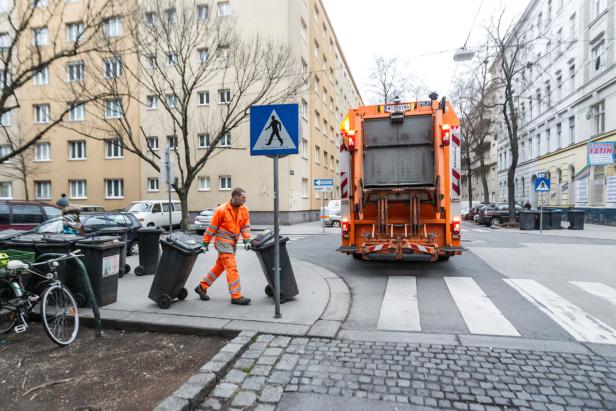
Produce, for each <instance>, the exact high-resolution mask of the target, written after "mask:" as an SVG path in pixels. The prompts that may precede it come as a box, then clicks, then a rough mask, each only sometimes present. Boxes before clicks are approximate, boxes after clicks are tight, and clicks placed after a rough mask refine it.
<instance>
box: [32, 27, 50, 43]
mask: <svg viewBox="0 0 616 411" xmlns="http://www.w3.org/2000/svg"><path fill="white" fill-rule="evenodd" d="M48 42H49V30H47V27H41V28H38V29H32V45H34V46H46V45H47V43H48Z"/></svg>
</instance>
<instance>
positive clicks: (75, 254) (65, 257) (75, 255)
mask: <svg viewBox="0 0 616 411" xmlns="http://www.w3.org/2000/svg"><path fill="white" fill-rule="evenodd" d="M80 253H81V250H79V249H77V250H75V251H71V252H70V253H68V254H65V255H63V256H60V257H56V258H51V259H49V260H45V261H41V262H39V263H30V267H37V266H40V265H45V264H51V263H53V262H57V261H62V260H70V259H72V258H78V257H83V254H80Z"/></svg>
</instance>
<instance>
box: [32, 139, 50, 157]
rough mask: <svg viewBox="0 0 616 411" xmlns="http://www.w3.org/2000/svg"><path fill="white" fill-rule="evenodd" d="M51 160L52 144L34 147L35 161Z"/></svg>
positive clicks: (39, 144)
mask: <svg viewBox="0 0 616 411" xmlns="http://www.w3.org/2000/svg"><path fill="white" fill-rule="evenodd" d="M50 160H51V143H36V144H35V146H34V161H50Z"/></svg>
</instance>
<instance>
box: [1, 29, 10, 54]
mask: <svg viewBox="0 0 616 411" xmlns="http://www.w3.org/2000/svg"><path fill="white" fill-rule="evenodd" d="M9 47H11V36H10V35H9V33H6V32H4V33H0V50H2V51H7V50H8V48H9Z"/></svg>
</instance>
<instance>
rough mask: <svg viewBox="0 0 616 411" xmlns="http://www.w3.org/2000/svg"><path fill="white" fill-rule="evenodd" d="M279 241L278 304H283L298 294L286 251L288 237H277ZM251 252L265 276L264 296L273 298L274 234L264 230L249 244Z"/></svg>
mask: <svg viewBox="0 0 616 411" xmlns="http://www.w3.org/2000/svg"><path fill="white" fill-rule="evenodd" d="M279 241H280V302H281V303H283V302H285V301H287V300H289V299H291V298H293V297H295V296H296V295H298V294H299V289H298V288H297V281H296V280H295V273H293V267H292V266H291V259H290V258H289V253H288V251H287V246H286V244H287V242H288V241H289V238H288V237H282V236H281V237H279ZM250 244H251V247H252V250H253V251H254V252H255V253H257V258H258V259H259V264H260V265H261V269H262V270H263V274H264V275H265V279H266V281H267V285H266V286H265V295H267V296H268V297H273V296H274V289H275V288H274V287H275V284H274V258H275V255H274V249H275V243H274V233H273V230H269V229H268V230H265V231H263V232H262V233H261V234H259V235H258V236H257V237H255V239H254V240H252V242H251V243H250Z"/></svg>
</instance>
